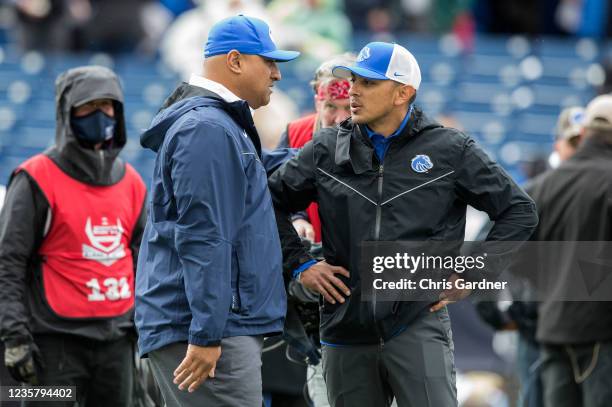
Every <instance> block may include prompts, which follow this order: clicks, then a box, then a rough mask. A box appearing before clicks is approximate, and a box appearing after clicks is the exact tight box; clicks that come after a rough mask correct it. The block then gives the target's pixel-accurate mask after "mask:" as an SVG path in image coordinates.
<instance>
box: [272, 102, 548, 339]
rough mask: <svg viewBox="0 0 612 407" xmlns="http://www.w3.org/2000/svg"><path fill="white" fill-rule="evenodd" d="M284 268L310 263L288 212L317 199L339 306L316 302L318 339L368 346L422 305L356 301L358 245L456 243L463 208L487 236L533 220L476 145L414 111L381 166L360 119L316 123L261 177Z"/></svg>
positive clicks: (525, 227)
mask: <svg viewBox="0 0 612 407" xmlns="http://www.w3.org/2000/svg"><path fill="white" fill-rule="evenodd" d="M269 183H270V190H271V192H272V197H273V199H274V205H275V208H276V210H277V212H278V214H277V222H278V225H279V232H280V236H281V241H282V245H283V254H284V267H285V272H286V273H291V272H292V271H293V270H296V269H298V268H299V266H300V265H302V264H304V263H306V262H307V261H309V260H310V256H309V255H308V253H307V252H306V251H305V249H304V247H303V245H302V244H301V242H300V240H299V238H298V237H297V235H296V233H295V230H294V229H293V227H292V225H291V222H290V214H291V213H294V212H297V211H301V210H304V208H306V207H307V206H308V205H309V204H310V203H311V202H313V201H316V202H317V203H318V204H319V215H320V217H321V227H322V237H323V257H324V258H325V260H326V261H327V262H328V263H329V264H332V265H336V266H342V267H344V268H346V269H347V270H348V271H349V272H350V278H345V277H344V276H337V277H338V278H340V279H341V280H342V281H343V282H344V283H345V284H346V285H347V287H349V288H350V290H351V295H350V296H349V297H347V299H346V302H345V303H336V304H330V303H328V302H323V301H321V303H320V311H321V342H322V343H327V344H332V345H357V344H374V343H380V341H386V340H389V339H390V338H392V337H393V336H394V334H396V333H397V332H399V331H401V330H402V329H405V328H406V327H408V328H409V326H410V323H411V322H412V321H414V320H415V319H416V318H418V317H419V316H421V315H423V314H424V313H427V312H429V311H428V307H429V304H426V303H416V302H399V301H398V302H390V301H389V302H380V303H378V304H376V303H372V302H369V301H365V300H362V295H361V278H360V276H359V265H360V262H359V259H360V246H361V244H362V242H365V241H388V242H391V241H450V242H457V241H463V238H464V234H465V216H466V207H467V205H471V206H473V207H475V208H477V209H479V210H482V211H485V212H487V214H488V215H489V217H490V218H491V219H492V220H493V221H494V222H495V224H494V227H493V229H492V230H491V231H490V233H489V235H488V236H487V240H494V241H516V242H519V241H524V240H526V239H528V238H529V236H530V235H531V233H532V232H533V230H534V229H535V227H536V225H537V219H538V217H537V213H536V209H535V205H534V203H533V201H532V200H531V199H530V198H529V196H527V194H526V193H525V192H524V191H523V190H522V189H521V188H520V187H519V186H518V185H516V183H515V182H514V181H513V180H512V179H511V178H510V176H509V175H508V174H507V173H506V172H505V171H504V170H503V169H502V168H501V167H500V166H499V165H498V164H497V163H495V162H493V161H492V160H491V159H490V158H489V157H488V156H487V155H486V154H485V153H484V152H483V151H482V149H481V148H480V147H479V146H478V145H477V144H476V143H475V141H474V140H473V139H472V138H471V137H469V136H467V135H465V134H463V133H461V132H459V131H457V130H455V129H450V128H444V127H442V126H441V125H440V124H438V123H436V122H434V121H433V120H430V119H429V118H427V116H426V115H424V114H423V113H422V111H421V110H420V109H417V108H415V109H414V110H413V112H412V114H411V117H410V120H409V122H408V125H407V126H406V127H405V128H404V129H403V130H402V131H401V132H400V134H399V135H398V136H397V137H394V138H393V139H392V140H391V141H389V146H388V151H387V152H386V155H385V157H384V163H382V162H380V160H379V159H378V157H377V155H376V154H375V148H374V145H373V144H372V141H371V140H370V138H369V137H368V136H367V134H366V129H365V127H364V126H363V125H361V126H359V125H355V124H353V123H352V122H351V120H350V119H347V120H346V121H345V122H343V123H341V124H340V126H339V128H329V129H322V130H320V131H319V132H317V133H316V134H315V135H314V137H313V139H312V141H311V142H309V143H308V144H306V145H305V146H304V147H303V148H302V149H301V150H300V152H299V153H298V155H297V156H295V157H294V158H292V159H291V160H289V161H288V162H287V163H286V164H284V165H283V166H282V167H280V169H279V170H278V171H276V172H275V173H274V174H272V176H271V177H270V179H269Z"/></svg>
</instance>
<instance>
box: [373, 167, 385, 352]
mask: <svg viewBox="0 0 612 407" xmlns="http://www.w3.org/2000/svg"><path fill="white" fill-rule="evenodd" d="M384 172H385V167H384V165H383V164H382V163H381V164H380V166H379V167H378V199H377V204H376V224H375V225H374V240H376V241H378V240H380V223H381V218H382V205H381V203H382V201H383V200H382V197H383V196H382V192H383V176H384ZM372 313H373V315H372V317H373V319H374V327H375V328H376V333H377V334H378V338H379V340H380V350H382V348H383V347H384V346H385V340H384V339H383V337H382V335H381V332H380V329H379V327H378V321H377V320H376V290H374V291H373V292H372Z"/></svg>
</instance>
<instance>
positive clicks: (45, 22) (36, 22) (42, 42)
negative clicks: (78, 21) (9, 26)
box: [9, 0, 73, 51]
mask: <svg viewBox="0 0 612 407" xmlns="http://www.w3.org/2000/svg"><path fill="white" fill-rule="evenodd" d="M9 3H13V5H14V10H15V12H16V17H17V30H16V31H15V34H16V37H17V43H18V44H19V47H20V48H21V49H24V50H31V49H37V50H41V51H62V50H66V49H70V44H71V36H72V26H73V24H72V23H71V20H72V18H71V13H70V10H69V7H68V3H69V2H68V0H11V1H10V2H9Z"/></svg>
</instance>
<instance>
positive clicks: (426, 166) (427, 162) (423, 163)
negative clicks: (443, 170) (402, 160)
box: [410, 154, 433, 174]
mask: <svg viewBox="0 0 612 407" xmlns="http://www.w3.org/2000/svg"><path fill="white" fill-rule="evenodd" d="M410 167H412V169H413V170H414V172H418V173H419V174H422V173H424V172H428V171H429V170H431V169H432V168H433V163H432V162H431V158H429V156H427V155H425V154H419V155H417V156H415V157H414V158H413V159H412V160H411V161H410Z"/></svg>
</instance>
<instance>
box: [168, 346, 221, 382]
mask: <svg viewBox="0 0 612 407" xmlns="http://www.w3.org/2000/svg"><path fill="white" fill-rule="evenodd" d="M220 357H221V346H197V345H188V346H187V354H186V355H185V359H183V361H182V362H181V364H180V365H179V366H178V367H177V368H176V370H175V371H174V384H178V385H179V386H178V388H179V390H185V388H188V390H189V392H190V393H192V392H194V391H195V389H197V388H198V387H200V385H201V384H202V383H204V381H205V380H206V379H207V378H208V377H215V367H216V366H217V361H218V360H219V358H220Z"/></svg>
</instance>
